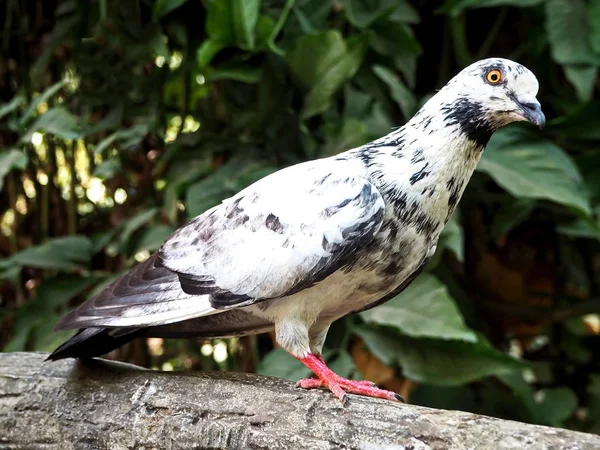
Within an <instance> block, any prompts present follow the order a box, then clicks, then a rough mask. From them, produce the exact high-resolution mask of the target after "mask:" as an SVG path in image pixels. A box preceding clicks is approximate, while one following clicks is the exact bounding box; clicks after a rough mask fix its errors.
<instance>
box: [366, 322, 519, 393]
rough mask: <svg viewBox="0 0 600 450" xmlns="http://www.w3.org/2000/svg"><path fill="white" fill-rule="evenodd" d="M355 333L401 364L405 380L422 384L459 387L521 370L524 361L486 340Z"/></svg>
mask: <svg viewBox="0 0 600 450" xmlns="http://www.w3.org/2000/svg"><path fill="white" fill-rule="evenodd" d="M355 332H356V334H358V335H359V336H360V337H361V338H362V339H363V341H364V343H365V345H366V347H367V348H368V349H369V351H371V352H372V353H373V355H375V356H376V357H378V358H379V359H381V360H382V361H383V362H384V363H385V364H387V365H400V366H401V367H402V370H403V374H404V375H405V376H406V377H408V378H410V379H412V380H414V381H418V382H421V383H428V384H435V385H439V386H458V385H462V384H466V383H470V382H472V381H475V380H480V379H482V378H485V377H488V376H492V375H502V374H508V373H512V372H514V371H516V370H519V369H521V368H522V363H521V362H519V361H518V360H515V359H513V358H511V357H510V356H508V355H505V354H504V353H500V352H498V351H497V350H495V349H494V348H492V347H491V346H490V345H489V344H488V343H487V342H486V341H485V340H483V338H480V339H479V340H478V341H477V342H473V343H471V342H464V341H444V340H435V339H424V338H420V339H414V338H409V337H406V336H402V335H399V334H397V333H394V332H393V331H392V330H389V331H388V330H383V329H382V330H374V329H372V328H367V327H361V328H358V329H357V330H355Z"/></svg>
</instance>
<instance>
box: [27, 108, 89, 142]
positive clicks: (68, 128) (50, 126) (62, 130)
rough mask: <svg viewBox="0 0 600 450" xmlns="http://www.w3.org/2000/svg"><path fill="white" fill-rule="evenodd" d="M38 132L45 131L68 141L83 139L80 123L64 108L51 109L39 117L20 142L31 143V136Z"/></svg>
mask: <svg viewBox="0 0 600 450" xmlns="http://www.w3.org/2000/svg"><path fill="white" fill-rule="evenodd" d="M36 131H45V132H46V133H50V134H53V135H55V136H57V137H59V138H61V139H67V140H70V139H77V138H79V137H81V131H80V128H79V121H78V120H77V119H76V118H75V116H74V115H73V114H71V113H70V112H69V111H68V110H67V109H66V108H64V107H62V106H57V107H54V108H52V109H49V110H48V111H46V112H45V113H44V114H42V115H41V116H39V117H38V118H37V119H36V121H35V122H33V124H32V125H31V126H30V127H29V129H28V130H27V132H26V133H25V134H24V135H23V136H22V137H21V140H20V142H31V136H33V133H34V132H36Z"/></svg>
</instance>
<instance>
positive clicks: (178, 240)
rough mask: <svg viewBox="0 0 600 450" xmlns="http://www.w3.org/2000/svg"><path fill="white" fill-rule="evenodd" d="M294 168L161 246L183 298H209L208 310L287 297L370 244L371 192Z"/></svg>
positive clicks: (374, 211)
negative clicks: (190, 295)
mask: <svg viewBox="0 0 600 450" xmlns="http://www.w3.org/2000/svg"><path fill="white" fill-rule="evenodd" d="M301 167H302V165H300V166H294V167H292V168H290V169H294V170H289V171H288V172H287V173H286V170H283V171H281V172H278V173H277V174H276V175H278V176H277V177H273V176H271V177H269V178H267V179H263V180H261V182H258V183H256V184H255V185H253V186H252V187H251V189H246V190H244V191H242V192H240V193H239V194H238V195H236V196H235V197H233V198H231V199H229V200H228V201H227V202H225V203H223V204H222V205H220V206H219V207H216V208H213V209H212V210H210V211H207V212H206V213H205V214H203V215H202V216H200V217H197V218H196V219H194V220H193V221H192V222H190V223H189V224H188V225H187V226H185V227H183V228H181V229H180V230H178V231H177V232H176V233H175V234H174V235H173V236H171V237H170V238H169V240H168V241H167V242H166V243H165V244H164V245H163V247H162V248H161V250H160V251H159V258H160V261H161V263H162V264H163V265H164V266H166V267H168V268H169V269H171V270H173V271H174V272H176V273H177V274H178V276H179V280H180V282H181V286H182V289H183V290H184V291H185V292H186V293H189V294H196V295H202V294H208V295H210V301H211V305H212V306H213V307H215V308H231V307H240V306H246V305H250V304H253V303H256V302H258V301H262V300H266V299H272V298H278V297H282V296H286V295H290V294H292V293H295V292H299V291H301V290H303V289H305V288H307V287H309V286H311V285H313V284H315V283H317V282H319V281H321V280H323V279H324V278H326V277H327V276H328V275H330V274H331V273H333V272H335V271H337V270H339V269H340V268H342V267H343V266H344V265H345V264H347V262H348V260H349V259H350V258H352V257H353V256H354V255H355V254H356V252H357V250H358V249H360V248H362V247H364V246H365V245H366V244H368V243H369V242H370V241H371V240H372V239H373V235H374V234H375V233H376V232H377V231H378V230H379V228H380V226H381V222H382V220H383V213H384V202H383V199H382V197H381V194H380V193H379V191H378V190H377V189H376V188H375V187H374V186H373V185H372V184H371V183H370V182H369V181H367V180H366V179H364V178H362V177H361V176H352V175H348V174H343V175H334V174H333V173H332V172H331V170H318V168H317V169H313V170H312V171H311V170H304V171H299V168H301ZM295 172H300V174H296V173H295ZM336 172H337V171H336ZM340 172H341V171H340ZM296 178H301V179H296ZM307 178H308V179H307ZM290 183H291V184H290Z"/></svg>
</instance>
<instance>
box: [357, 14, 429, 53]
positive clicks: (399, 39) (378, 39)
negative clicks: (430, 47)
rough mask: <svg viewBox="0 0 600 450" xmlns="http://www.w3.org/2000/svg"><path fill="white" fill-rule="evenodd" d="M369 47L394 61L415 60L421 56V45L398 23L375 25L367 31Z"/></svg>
mask: <svg viewBox="0 0 600 450" xmlns="http://www.w3.org/2000/svg"><path fill="white" fill-rule="evenodd" d="M369 45H370V46H371V48H373V50H375V51H376V52H377V53H380V54H382V55H385V56H389V57H391V58H394V59H401V58H415V57H417V56H419V55H420V54H421V51H422V49H421V44H419V41H417V40H416V39H415V37H414V36H413V35H412V32H411V30H410V28H409V27H408V26H406V25H404V24H400V23H393V22H392V23H389V22H386V23H382V24H380V23H376V24H375V26H373V28H372V29H370V30H369Z"/></svg>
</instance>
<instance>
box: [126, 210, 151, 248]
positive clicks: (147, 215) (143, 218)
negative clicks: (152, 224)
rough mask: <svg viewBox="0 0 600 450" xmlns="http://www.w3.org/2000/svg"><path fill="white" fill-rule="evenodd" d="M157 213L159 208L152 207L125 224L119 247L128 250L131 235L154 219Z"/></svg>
mask: <svg viewBox="0 0 600 450" xmlns="http://www.w3.org/2000/svg"><path fill="white" fill-rule="evenodd" d="M157 213H158V208H150V209H147V210H145V211H142V212H140V213H138V214H136V215H135V216H133V217H132V218H131V219H129V220H127V222H125V223H124V224H123V231H122V232H121V235H120V236H119V248H120V250H121V251H123V252H125V251H127V248H128V247H129V246H130V242H129V240H130V238H131V235H132V234H133V233H135V232H136V231H137V230H138V229H140V228H141V227H142V226H144V225H145V224H146V223H148V222H149V221H150V220H152V219H153V218H154V216H156V214H157Z"/></svg>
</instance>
